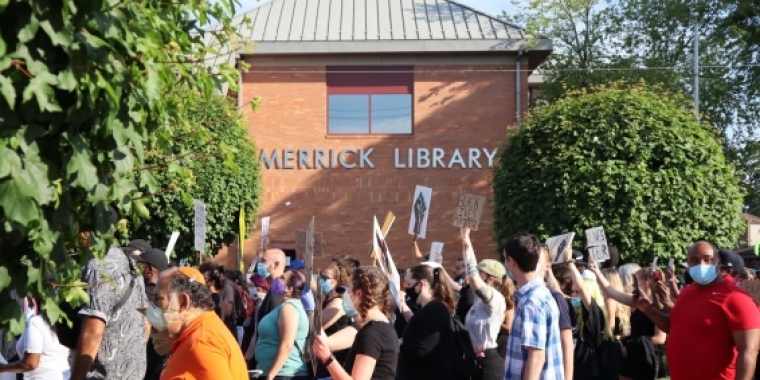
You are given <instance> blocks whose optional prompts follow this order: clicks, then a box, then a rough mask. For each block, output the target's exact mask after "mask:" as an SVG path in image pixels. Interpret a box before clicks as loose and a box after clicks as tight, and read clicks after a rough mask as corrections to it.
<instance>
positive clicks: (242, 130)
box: [130, 88, 261, 260]
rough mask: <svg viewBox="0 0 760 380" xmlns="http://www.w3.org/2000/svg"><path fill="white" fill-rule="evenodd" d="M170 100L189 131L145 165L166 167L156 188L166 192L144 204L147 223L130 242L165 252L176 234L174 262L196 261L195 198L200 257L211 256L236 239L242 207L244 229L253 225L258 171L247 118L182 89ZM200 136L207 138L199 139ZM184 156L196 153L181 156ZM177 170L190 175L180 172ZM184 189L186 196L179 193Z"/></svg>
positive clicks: (225, 102) (221, 100) (216, 99)
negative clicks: (202, 214) (200, 218)
mask: <svg viewBox="0 0 760 380" xmlns="http://www.w3.org/2000/svg"><path fill="white" fill-rule="evenodd" d="M172 96H176V97H178V99H177V101H176V104H177V105H179V106H180V107H181V108H180V109H179V110H178V111H179V116H180V117H181V118H182V119H183V120H185V121H186V122H187V125H188V127H189V129H187V130H186V131H185V133H183V134H182V138H181V139H178V140H177V141H176V142H175V144H174V146H173V147H172V149H173V153H175V154H174V155H172V156H168V157H166V156H164V157H151V158H149V159H148V160H147V163H148V164H149V165H156V166H159V167H167V168H168V170H165V171H161V172H157V173H156V180H157V182H158V184H159V187H161V188H163V189H165V191H163V192H162V193H160V194H158V195H156V196H154V197H153V198H152V202H151V203H150V204H148V210H149V211H150V219H149V220H147V221H145V222H144V223H141V224H139V225H138V226H137V228H135V229H134V230H133V231H130V232H131V236H132V237H134V238H143V239H147V240H148V241H150V242H151V243H152V244H153V245H155V246H158V247H165V246H166V245H167V244H168V242H169V234H170V233H171V231H179V232H180V238H179V240H177V245H176V246H175V248H174V255H173V257H174V258H176V259H190V260H192V259H195V258H196V255H195V248H194V239H193V237H194V235H193V199H200V200H202V201H203V202H205V204H206V244H207V247H208V249H206V250H205V251H204V253H205V254H211V255H213V254H215V253H216V252H217V251H218V250H219V249H220V248H221V247H222V245H230V244H232V243H233V241H234V240H235V239H236V238H237V236H238V220H239V214H240V207H241V206H243V207H245V212H246V223H247V225H251V224H252V223H253V222H254V215H255V211H256V209H257V208H258V206H259V203H260V198H259V197H260V194H261V186H260V171H259V164H258V160H257V153H256V147H255V146H254V144H253V142H252V141H251V137H250V135H249V133H248V129H247V127H248V124H247V122H246V119H245V117H244V116H242V114H241V113H239V112H238V110H237V109H236V107H235V106H234V105H233V104H232V103H231V102H230V100H229V99H228V98H225V97H223V96H221V95H218V96H212V97H211V98H210V99H204V98H202V97H200V96H198V94H195V93H193V92H192V91H187V90H186V89H184V88H183V89H181V90H179V91H175V92H174V93H173V95H172ZM199 133H204V134H205V136H203V137H201V138H199V137H198V134H199ZM220 147H223V149H221V148H220ZM183 152H193V153H194V154H193V155H192V156H184V157H183V156H182V153H183ZM230 163H231V165H230ZM180 166H182V167H185V168H187V169H189V170H190V172H191V174H192V175H191V176H190V177H187V176H185V174H184V173H182V172H180V171H178V170H177V168H178V167H180ZM182 186H184V187H185V188H184V191H178V188H179V187H182Z"/></svg>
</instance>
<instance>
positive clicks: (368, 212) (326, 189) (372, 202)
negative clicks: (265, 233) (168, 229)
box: [216, 65, 528, 268]
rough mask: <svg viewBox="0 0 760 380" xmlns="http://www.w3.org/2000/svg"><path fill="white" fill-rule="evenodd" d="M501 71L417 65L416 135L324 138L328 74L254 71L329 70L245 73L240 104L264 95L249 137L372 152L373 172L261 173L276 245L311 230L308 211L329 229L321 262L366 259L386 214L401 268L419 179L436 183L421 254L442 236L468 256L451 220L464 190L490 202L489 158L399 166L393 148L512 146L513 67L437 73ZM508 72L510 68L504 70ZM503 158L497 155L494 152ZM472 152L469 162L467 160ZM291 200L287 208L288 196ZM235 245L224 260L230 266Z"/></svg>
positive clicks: (447, 257)
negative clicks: (476, 164)
mask: <svg viewBox="0 0 760 380" xmlns="http://www.w3.org/2000/svg"><path fill="white" fill-rule="evenodd" d="M479 68H482V69H494V66H493V65H489V66H482V67H479V66H416V67H415V70H416V73H415V85H414V99H415V104H414V136H398V137H388V136H382V137H381V136H376V137H372V136H367V137H331V136H326V120H327V115H326V101H327V96H326V85H325V74H324V73H303V74H298V73H287V74H283V73H260V72H259V73H257V71H267V70H269V71H283V70H293V71H297V70H311V71H315V70H316V71H321V70H323V69H324V67H318V68H316V67H313V66H311V67H285V68H283V67H253V68H252V70H251V71H250V72H249V73H247V74H245V75H244V77H243V82H244V85H243V101H244V102H248V101H249V100H250V99H251V98H252V97H254V96H261V97H262V104H261V108H260V109H259V110H258V112H256V113H255V114H249V115H248V117H249V120H250V133H251V135H252V136H253V138H254V140H255V142H256V145H257V148H258V149H266V151H267V153H268V154H271V151H272V149H277V150H278V152H280V151H281V150H282V149H283V148H294V149H298V148H305V149H314V148H323V149H331V148H334V149H342V148H356V149H359V148H365V149H368V148H374V151H373V153H372V154H371V158H372V162H373V163H374V165H375V169H358V168H357V169H343V168H336V169H317V170H314V169H266V168H264V169H263V181H264V182H263V189H264V193H263V204H262V207H261V209H260V212H259V213H258V216H259V217H261V216H267V215H270V216H271V217H272V219H271V225H270V234H271V239H272V240H273V241H280V242H292V241H293V240H294V239H295V230H296V229H306V227H307V226H308V223H309V219H310V218H311V216H312V215H313V216H315V217H316V223H315V225H316V230H317V232H322V233H323V237H324V242H325V244H326V245H325V247H324V251H325V255H324V257H322V258H319V259H315V266H318V267H321V266H324V265H327V264H328V263H329V261H330V258H331V257H332V256H333V255H337V254H344V253H345V254H350V255H354V256H355V257H357V258H358V259H359V260H360V261H361V262H362V263H363V264H364V263H367V264H368V263H369V262H370V259H369V257H368V256H367V252H368V250H369V246H370V242H371V240H370V236H371V231H372V217H373V216H374V215H376V216H377V217H378V220H379V222H380V223H381V224H382V222H383V218H384V217H385V215H386V213H387V212H388V211H392V212H393V213H394V214H395V215H396V221H395V223H394V225H393V228H392V229H391V232H390V234H389V235H388V239H387V240H388V245H389V248H390V250H391V252H392V254H393V257H394V260H395V261H396V264H397V265H398V266H399V267H402V268H407V267H409V266H411V265H413V264H415V263H416V262H417V261H416V259H415V258H414V253H413V251H412V249H411V248H412V247H411V244H410V242H411V239H412V237H411V236H410V235H409V234H408V233H407V230H408V225H409V217H410V211H411V204H412V196H413V193H414V189H415V186H416V185H423V186H429V187H432V188H433V199H432V204H431V213H430V217H429V222H428V228H427V238H426V239H424V240H420V243H419V244H420V248H421V250H422V252H423V254H427V253H428V252H429V249H430V243H431V242H433V241H441V242H444V243H445V246H444V261H445V265H446V266H447V267H451V266H453V261H454V260H455V259H456V258H457V257H459V256H460V255H461V248H460V247H461V246H460V243H459V229H458V228H456V227H453V226H451V224H450V221H451V218H452V215H453V210H454V206H455V205H456V201H457V199H458V197H459V194H460V193H461V192H468V193H473V194H478V195H482V196H485V197H487V198H488V200H489V201H491V200H492V199H493V196H492V189H491V184H492V174H491V169H490V168H488V167H487V159H486V157H485V155H482V156H481V159H480V162H481V164H482V165H483V168H482V169H461V168H453V169H440V168H436V169H433V168H428V169H395V168H394V148H400V150H401V152H404V156H405V155H406V151H407V149H408V148H418V147H424V148H429V149H432V148H443V149H445V150H446V159H445V161H448V158H449V157H450V154H451V153H452V152H453V150H454V149H456V148H459V150H460V152H462V153H463V154H464V153H466V152H467V150H469V148H480V149H483V148H485V149H488V150H493V149H494V148H498V147H500V146H501V145H502V144H503V143H505V142H506V140H507V139H506V128H507V126H508V125H511V124H513V123H514V121H515V73H514V72H513V71H504V72H494V71H488V72H458V73H451V72H431V71H432V70H458V69H479ZM506 68H509V67H506ZM522 87H523V90H522V91H523V102H522V106H523V109H526V108H527V99H528V96H527V94H528V86H527V73H525V75H524V78H523V86H522ZM497 157H498V154H497ZM466 159H467V158H466V156H465V160H466ZM286 201H290V202H292V204H291V205H290V206H289V207H286V206H285V202H286ZM491 220H492V212H491V207H490V205H489V206H487V207H486V210H485V211H484V213H483V216H482V219H481V223H480V230H479V231H477V232H473V233H472V238H473V244H474V248H475V252H476V254H478V257H479V258H481V259H483V258H487V257H495V252H494V250H495V243H494V242H493V236H492V232H491V228H490V224H491ZM259 235H260V227H259V226H257V228H256V230H255V233H254V234H253V236H251V237H250V238H249V240H248V241H247V242H246V255H245V261H246V264H247V263H249V262H250V260H251V259H252V257H253V254H254V252H255V247H256V245H257V244H258V241H259V238H260V236H259ZM235 251H236V250H235V249H234V248H232V249H230V253H232V255H230V257H227V254H226V252H222V253H221V254H220V255H219V256H217V259H216V260H217V261H221V262H225V263H227V265H233V264H234V262H235V259H234V253H235Z"/></svg>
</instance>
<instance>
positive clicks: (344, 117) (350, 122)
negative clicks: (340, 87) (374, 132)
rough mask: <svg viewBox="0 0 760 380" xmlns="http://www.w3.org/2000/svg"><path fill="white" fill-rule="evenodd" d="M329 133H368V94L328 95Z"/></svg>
mask: <svg viewBox="0 0 760 380" xmlns="http://www.w3.org/2000/svg"><path fill="white" fill-rule="evenodd" d="M327 101H328V112H327V115H328V118H329V121H328V122H329V123H330V124H329V125H330V128H329V130H330V133H351V134H355V133H369V95H343V94H341V95H338V94H336V95H330V96H329V97H328V100H327Z"/></svg>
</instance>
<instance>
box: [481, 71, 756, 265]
mask: <svg viewBox="0 0 760 380" xmlns="http://www.w3.org/2000/svg"><path fill="white" fill-rule="evenodd" d="M494 194H495V198H494V203H495V210H494V212H495V221H494V229H495V232H496V238H497V239H498V240H497V241H501V239H503V238H505V237H508V236H510V235H511V234H513V233H516V232H519V231H531V232H533V233H536V234H538V235H539V236H540V237H541V238H547V237H549V236H552V235H557V234H560V233H563V232H568V231H575V232H576V234H578V235H577V238H576V242H575V245H576V246H577V247H581V248H584V247H585V234H584V231H585V230H586V229H588V228H591V227H595V226H600V225H601V226H604V228H605V231H606V232H607V239H608V241H609V242H610V243H611V244H614V245H616V246H617V247H619V248H620V252H621V256H622V257H623V259H624V260H626V261H629V262H631V261H632V262H639V263H643V262H649V260H651V259H652V257H653V256H658V257H660V258H661V259H665V258H670V257H673V258H683V257H684V248H685V247H686V246H687V245H688V244H689V243H691V242H693V241H694V240H697V239H699V238H707V239H711V240H713V241H715V242H716V243H717V244H720V245H721V246H728V247H730V246H733V244H734V243H735V242H736V238H737V237H738V235H739V233H740V232H741V231H742V228H743V224H742V222H741V220H740V218H739V215H740V211H741V207H742V202H741V200H742V196H741V193H740V191H739V186H738V181H737V179H736V177H735V176H734V174H733V168H732V166H731V165H730V164H729V163H727V162H726V160H725V157H724V155H723V150H722V146H721V143H720V139H719V137H718V136H717V133H716V130H715V129H714V127H712V126H710V125H708V124H706V123H703V124H700V123H698V122H697V121H695V119H694V117H693V114H692V113H691V111H690V107H689V105H688V100H687V99H685V98H684V97H683V96H682V95H679V94H677V93H671V92H669V91H664V90H661V89H658V88H651V87H648V86H644V85H635V86H628V85H623V84H620V83H615V84H613V85H612V86H609V87H597V88H593V91H591V92H588V93H587V92H584V91H581V90H579V91H573V92H570V93H568V96H566V97H564V98H562V99H559V100H557V101H556V102H554V103H552V104H550V105H546V106H540V107H537V108H536V109H534V110H533V111H531V113H530V114H529V116H528V117H527V118H526V120H525V121H524V124H523V128H522V129H521V130H519V131H518V132H516V133H515V134H514V135H511V136H510V141H509V144H508V145H507V146H506V147H505V148H504V149H503V150H502V151H501V153H500V158H499V161H498V165H497V166H496V168H495V169H494Z"/></svg>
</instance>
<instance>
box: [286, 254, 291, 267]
mask: <svg viewBox="0 0 760 380" xmlns="http://www.w3.org/2000/svg"><path fill="white" fill-rule="evenodd" d="M285 266H286V267H289V266H290V256H285Z"/></svg>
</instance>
